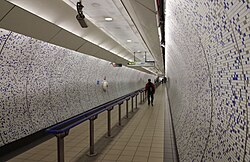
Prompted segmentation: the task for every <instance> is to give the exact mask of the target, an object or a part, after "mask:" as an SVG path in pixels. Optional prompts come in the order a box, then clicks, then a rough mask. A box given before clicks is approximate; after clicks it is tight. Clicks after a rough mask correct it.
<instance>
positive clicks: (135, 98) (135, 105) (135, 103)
mask: <svg viewBox="0 0 250 162" xmlns="http://www.w3.org/2000/svg"><path fill="white" fill-rule="evenodd" d="M137 95H138V94H136V95H135V108H136V109H137V108H138V107H137Z"/></svg>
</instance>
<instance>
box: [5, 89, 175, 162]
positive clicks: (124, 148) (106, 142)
mask: <svg viewBox="0 0 250 162" xmlns="http://www.w3.org/2000/svg"><path fill="white" fill-rule="evenodd" d="M138 101H139V97H138ZM134 105H135V104H134ZM129 108H130V109H131V102H129ZM134 110H136V111H135V112H134V113H130V117H129V119H125V118H123V120H122V123H123V127H119V126H118V125H117V123H118V109H117V108H114V110H113V111H112V127H113V128H112V135H113V136H114V137H113V138H106V137H105V134H106V132H107V126H106V125H107V124H106V122H107V117H106V116H107V113H106V112H105V113H103V114H101V115H99V116H98V118H97V119H96V120H95V143H96V144H95V149H96V151H97V152H98V154H97V156H94V157H89V156H87V155H86V154H87V152H88V146H89V130H88V127H89V122H85V123H83V124H81V125H79V126H77V127H76V128H74V129H72V130H71V131H70V133H69V135H68V136H67V137H65V161H79V162H84V161H86V162H89V161H91V162H92V161H93V162H94V161H98V162H113V161H121V162H122V161H123V162H130V161H134V162H151V161H152V162H163V161H166V162H175V161H177V160H176V159H177V158H176V152H175V145H174V140H173V132H172V126H171V119H170V113H169V107H168V102H167V93H166V88H165V85H160V86H159V88H158V89H157V91H156V95H155V104H154V106H153V107H152V106H148V105H147V104H146V103H145V104H142V105H138V109H134ZM122 116H123V117H124V116H125V104H123V106H122ZM34 161H36V162H38V161H39V162H52V161H53V162H54V161H57V152H56V138H52V139H50V140H48V141H46V142H44V143H42V144H40V145H38V146H36V147H34V148H32V149H30V150H28V151H26V152H24V153H22V154H20V155H18V156H16V157H14V158H13V159H10V160H9V162H34Z"/></svg>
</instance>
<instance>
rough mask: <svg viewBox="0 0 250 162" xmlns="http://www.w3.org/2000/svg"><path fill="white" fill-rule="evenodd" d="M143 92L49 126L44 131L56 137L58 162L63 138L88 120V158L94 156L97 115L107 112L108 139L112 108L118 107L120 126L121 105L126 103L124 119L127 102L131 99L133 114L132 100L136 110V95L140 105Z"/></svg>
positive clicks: (142, 89) (143, 90)
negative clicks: (139, 98)
mask: <svg viewBox="0 0 250 162" xmlns="http://www.w3.org/2000/svg"><path fill="white" fill-rule="evenodd" d="M144 92H145V89H144V88H141V89H139V90H137V91H134V92H132V93H129V94H127V95H124V96H121V97H119V98H116V99H114V100H111V101H109V102H107V103H104V104H102V105H99V106H97V107H94V108H92V109H90V110H88V111H85V112H83V113H81V114H79V115H76V116H74V117H72V118H70V119H67V120H65V121H62V122H60V123H57V124H55V125H54V126H51V127H50V128H48V129H47V130H46V131H47V132H48V133H51V134H54V135H55V136H56V137H57V157H58V162H64V137H66V136H67V135H68V134H69V130H70V129H71V128H74V127H75V126H77V125H79V124H81V123H82V122H84V121H86V120H89V121H90V123H89V124H90V125H89V133H90V148H89V156H94V155H96V153H95V150H94V120H95V119H97V117H98V115H99V114H100V113H102V112H104V111H107V112H108V113H107V114H108V116H107V119H108V131H107V135H108V137H111V111H112V110H113V108H114V106H116V105H118V107H119V109H118V110H119V111H118V112H119V126H121V104H123V102H124V101H126V118H128V101H129V100H130V99H131V109H132V110H131V112H133V98H134V97H135V100H136V108H137V95H138V94H140V93H141V95H140V97H141V103H143V102H144V97H145V95H144Z"/></svg>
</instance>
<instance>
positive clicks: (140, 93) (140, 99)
mask: <svg viewBox="0 0 250 162" xmlns="http://www.w3.org/2000/svg"><path fill="white" fill-rule="evenodd" d="M139 93H140V103H141V104H142V92H141V91H140V92H139Z"/></svg>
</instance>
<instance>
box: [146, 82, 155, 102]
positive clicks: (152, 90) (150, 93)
mask: <svg viewBox="0 0 250 162" xmlns="http://www.w3.org/2000/svg"><path fill="white" fill-rule="evenodd" d="M145 91H146V93H147V97H148V105H150V103H151V105H152V106H153V105H154V94H155V85H154V84H153V83H152V82H151V79H148V83H147V84H146V87H145ZM150 99H151V102H150Z"/></svg>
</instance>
